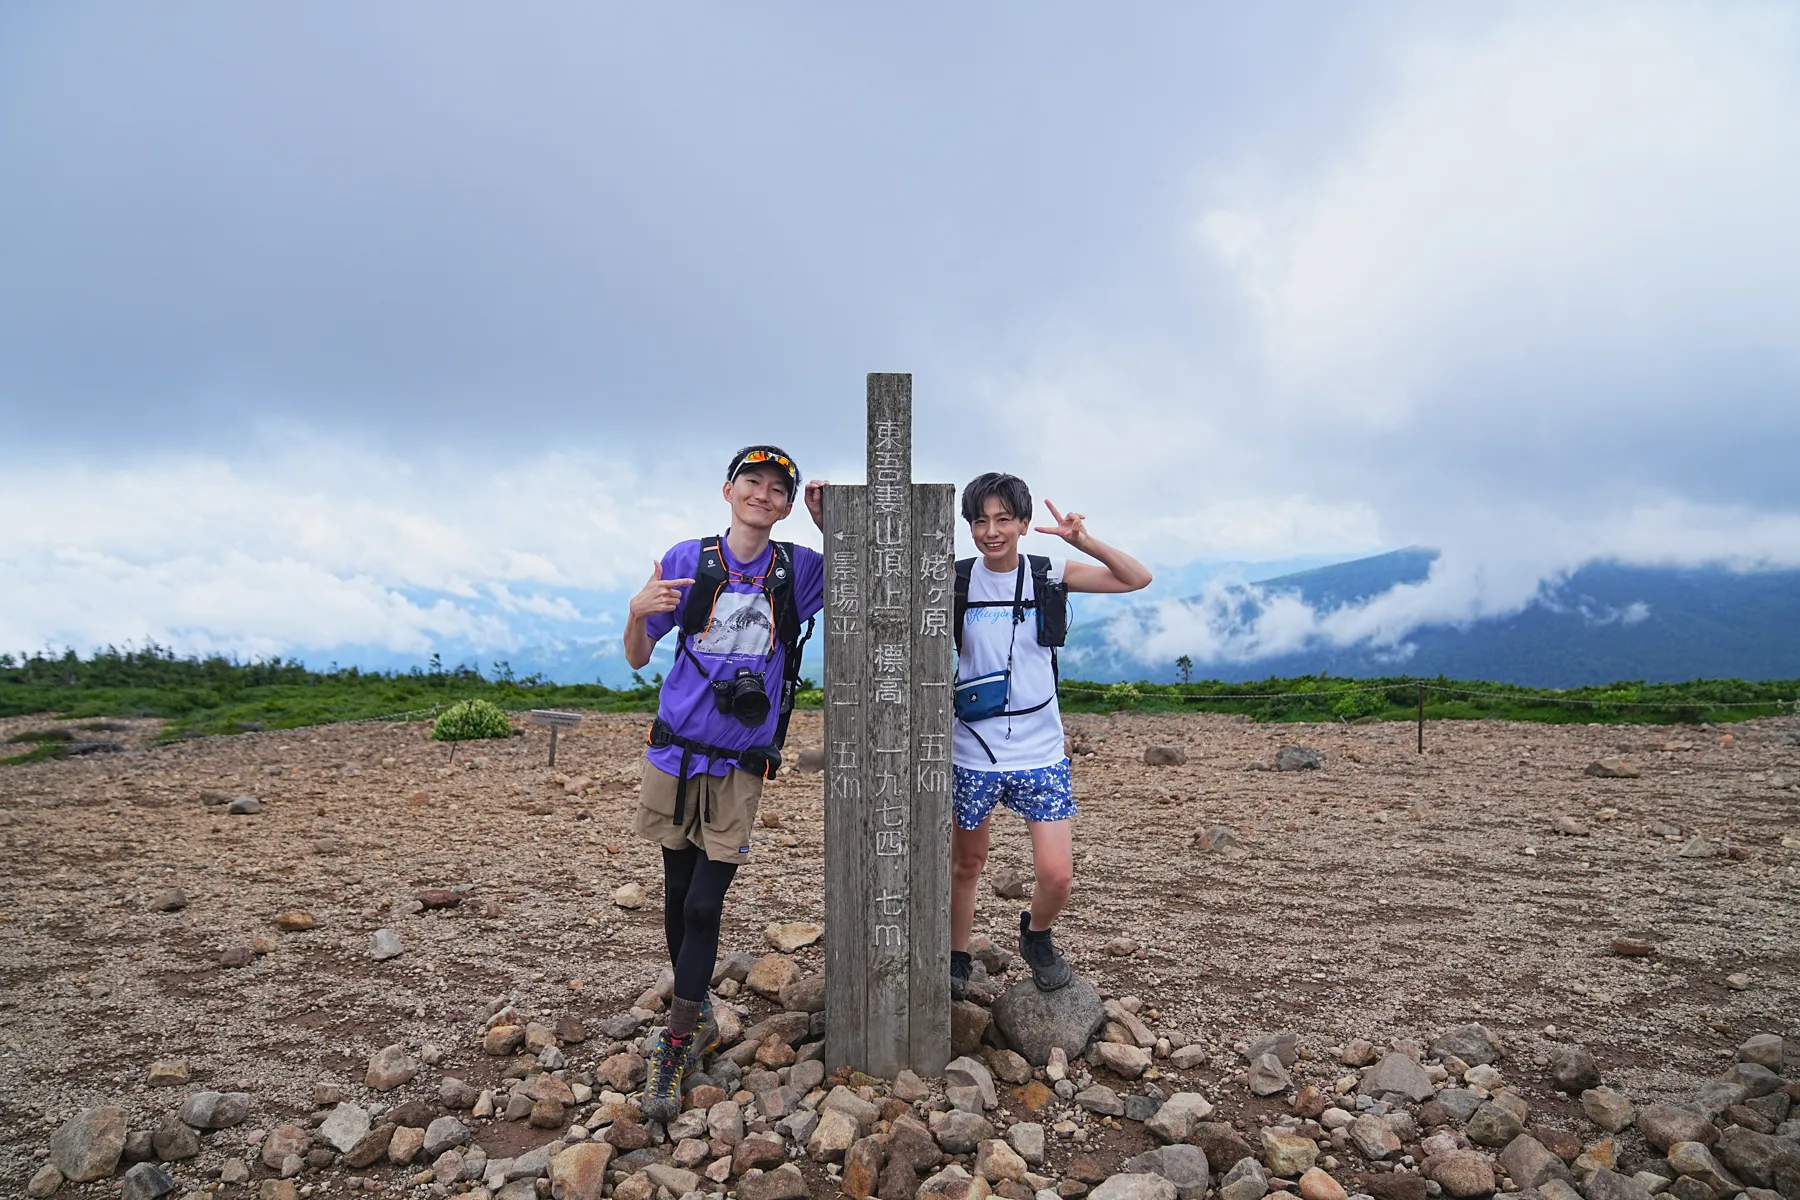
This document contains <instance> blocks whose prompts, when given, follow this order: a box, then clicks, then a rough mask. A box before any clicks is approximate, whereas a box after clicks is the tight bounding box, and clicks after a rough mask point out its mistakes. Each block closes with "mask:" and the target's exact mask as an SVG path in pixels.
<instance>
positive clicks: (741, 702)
mask: <svg viewBox="0 0 1800 1200" xmlns="http://www.w3.org/2000/svg"><path fill="white" fill-rule="evenodd" d="M731 683H732V687H731V715H732V716H734V717H736V718H737V719H738V720H739V721H742V722H743V723H744V724H746V725H761V724H762V723H763V722H764V721H765V720H767V719H768V716H769V694H768V693H767V692H766V691H764V690H763V677H762V676H761V675H758V674H756V673H755V672H753V671H751V670H750V669H749V668H748V667H739V668H738V674H737V678H736V679H734V680H732V681H731Z"/></svg>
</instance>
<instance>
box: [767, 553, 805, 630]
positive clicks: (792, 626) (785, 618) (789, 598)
mask: <svg viewBox="0 0 1800 1200" xmlns="http://www.w3.org/2000/svg"><path fill="white" fill-rule="evenodd" d="M770 544H771V545H772V546H774V547H775V557H774V559H773V560H772V561H771V562H770V563H769V603H770V605H771V606H772V607H773V608H774V610H775V612H774V617H775V639H776V640H777V641H779V642H780V643H781V644H782V645H783V646H786V647H787V648H788V650H789V652H790V654H791V652H792V651H793V649H794V647H795V646H796V645H797V644H798V643H799V641H800V608H799V606H798V605H797V604H795V603H794V543H792V542H772V543H770Z"/></svg>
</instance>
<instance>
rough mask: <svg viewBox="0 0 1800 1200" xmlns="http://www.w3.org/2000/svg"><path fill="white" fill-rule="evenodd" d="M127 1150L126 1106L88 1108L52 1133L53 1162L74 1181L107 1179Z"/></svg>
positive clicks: (84, 1181) (64, 1175)
mask: <svg viewBox="0 0 1800 1200" xmlns="http://www.w3.org/2000/svg"><path fill="white" fill-rule="evenodd" d="M123 1153H125V1110H124V1109H122V1108H111V1107H106V1108H84V1109H82V1110H81V1111H80V1112H78V1113H76V1114H75V1115H74V1116H72V1117H70V1118H69V1119H68V1120H67V1121H65V1122H63V1125H62V1128H60V1129H58V1130H57V1131H56V1132H55V1133H53V1134H51V1135H50V1163H51V1165H52V1166H54V1167H55V1168H56V1169H57V1170H59V1171H61V1172H62V1173H63V1177H64V1178H65V1179H68V1180H70V1181H72V1182H74V1183H89V1182H92V1181H93V1180H96V1179H105V1178H106V1177H107V1176H108V1175H111V1174H112V1173H113V1168H115V1167H117V1166H118V1165H119V1155H121V1154H123Z"/></svg>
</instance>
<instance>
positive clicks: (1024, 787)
mask: <svg viewBox="0 0 1800 1200" xmlns="http://www.w3.org/2000/svg"><path fill="white" fill-rule="evenodd" d="M955 778H956V782H955V783H954V784H953V785H952V786H951V793H950V796H951V804H952V806H953V807H954V809H955V813H956V827H957V828H958V829H979V828H980V827H981V823H982V822H983V821H985V820H987V819H988V817H989V815H991V814H992V813H993V811H994V806H995V805H997V804H1004V805H1006V807H1008V808H1010V809H1012V810H1013V811H1014V812H1016V813H1018V814H1019V815H1020V816H1021V817H1024V818H1025V819H1026V820H1027V821H1066V820H1068V819H1069V818H1070V817H1072V816H1074V815H1075V813H1076V812H1077V811H1078V810H1077V809H1076V807H1075V792H1074V789H1073V788H1071V787H1070V786H1069V760H1068V759H1066V758H1065V759H1063V760H1062V761H1061V762H1059V763H1057V764H1056V765H1055V766H1053V767H1038V768H1036V769H1034V770H1030V771H976V770H973V769H971V768H969V767H957V768H956V769H955Z"/></svg>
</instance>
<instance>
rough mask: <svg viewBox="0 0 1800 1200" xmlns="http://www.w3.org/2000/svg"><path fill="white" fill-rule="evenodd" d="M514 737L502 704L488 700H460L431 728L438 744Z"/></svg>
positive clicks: (434, 739) (432, 736)
mask: <svg viewBox="0 0 1800 1200" xmlns="http://www.w3.org/2000/svg"><path fill="white" fill-rule="evenodd" d="M511 736H512V722H511V721H510V720H508V719H507V716H506V713H505V712H504V711H502V710H501V709H500V707H499V706H498V705H496V704H494V703H492V702H491V701H488V700H459V701H457V702H456V703H455V704H452V705H451V706H450V707H449V708H447V709H445V710H444V712H443V715H442V716H440V717H438V719H437V720H436V721H435V722H434V723H433V724H432V726H431V738H432V740H433V741H437V742H468V741H473V740H475V739H477V738H504V737H511Z"/></svg>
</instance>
